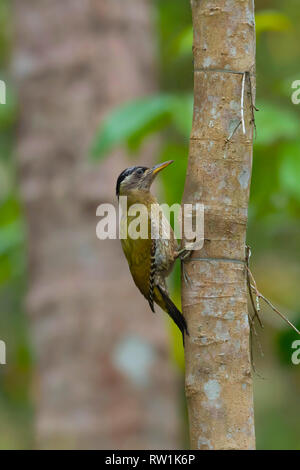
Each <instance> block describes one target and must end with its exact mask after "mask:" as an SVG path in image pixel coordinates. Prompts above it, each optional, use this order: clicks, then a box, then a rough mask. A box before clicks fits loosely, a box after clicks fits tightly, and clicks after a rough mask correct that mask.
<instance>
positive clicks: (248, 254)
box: [246, 245, 264, 328]
mask: <svg viewBox="0 0 300 470" xmlns="http://www.w3.org/2000/svg"><path fill="white" fill-rule="evenodd" d="M250 257H251V249H250V247H249V246H248V245H247V246H246V270H247V285H248V291H249V296H250V300H251V305H252V308H253V311H254V317H253V319H252V321H253V323H254V319H255V317H256V318H257V320H258V322H259V324H260V326H261V328H263V327H264V326H263V324H262V321H261V319H260V316H259V311H260V305H259V298H258V297H257V296H256V305H255V303H254V299H253V295H252V290H251V282H250V276H251V278H252V280H253V281H254V284H255V285H256V283H255V279H254V277H253V275H252V273H251V271H250Z"/></svg>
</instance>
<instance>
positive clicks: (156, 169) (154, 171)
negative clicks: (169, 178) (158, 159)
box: [151, 160, 174, 176]
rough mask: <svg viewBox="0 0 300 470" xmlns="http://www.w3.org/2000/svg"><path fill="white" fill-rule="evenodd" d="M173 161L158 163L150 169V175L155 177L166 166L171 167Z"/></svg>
mask: <svg viewBox="0 0 300 470" xmlns="http://www.w3.org/2000/svg"><path fill="white" fill-rule="evenodd" d="M173 161H174V160H169V161H168V162H164V163H159V164H158V165H155V166H154V167H153V168H152V169H151V173H152V175H155V176H156V175H157V173H159V172H160V171H161V170H163V169H164V168H166V167H167V166H169V165H171V163H173Z"/></svg>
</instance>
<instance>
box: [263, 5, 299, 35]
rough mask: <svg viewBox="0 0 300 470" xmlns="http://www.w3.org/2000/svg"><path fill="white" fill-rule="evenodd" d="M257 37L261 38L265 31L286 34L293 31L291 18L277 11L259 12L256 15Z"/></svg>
mask: <svg viewBox="0 0 300 470" xmlns="http://www.w3.org/2000/svg"><path fill="white" fill-rule="evenodd" d="M255 22H256V35H257V37H259V36H260V35H261V33H263V32H265V31H277V32H284V31H290V30H291V29H292V23H291V21H290V20H289V18H288V17H287V16H286V15H284V14H283V13H280V12H278V11H275V10H264V11H259V12H258V13H256V15H255Z"/></svg>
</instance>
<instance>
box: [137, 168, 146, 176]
mask: <svg viewBox="0 0 300 470" xmlns="http://www.w3.org/2000/svg"><path fill="white" fill-rule="evenodd" d="M136 173H137V175H139V176H141V175H142V174H143V173H144V170H142V168H139V169H138V170H137V172H136Z"/></svg>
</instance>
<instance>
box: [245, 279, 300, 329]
mask: <svg viewBox="0 0 300 470" xmlns="http://www.w3.org/2000/svg"><path fill="white" fill-rule="evenodd" d="M252 278H253V276H252ZM251 289H252V290H254V292H255V293H256V295H257V297H259V298H260V299H262V300H264V301H265V302H266V304H267V305H269V307H271V309H272V310H273V311H274V312H275V313H277V315H279V316H280V317H281V318H282V319H283V320H284V321H285V322H286V323H287V324H288V325H289V326H291V327H292V328H293V330H295V331H296V333H298V335H300V331H299V330H298V329H297V328H296V327H295V325H293V323H291V322H290V320H288V318H286V316H285V315H283V313H281V312H280V311H279V310H278V309H277V308H276V307H274V305H273V304H272V303H271V302H270V301H269V300H268V299H267V298H266V297H265V296H264V295H262V294H261V293H260V292H259V291H258V290H257V287H256V285H252V284H251Z"/></svg>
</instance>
